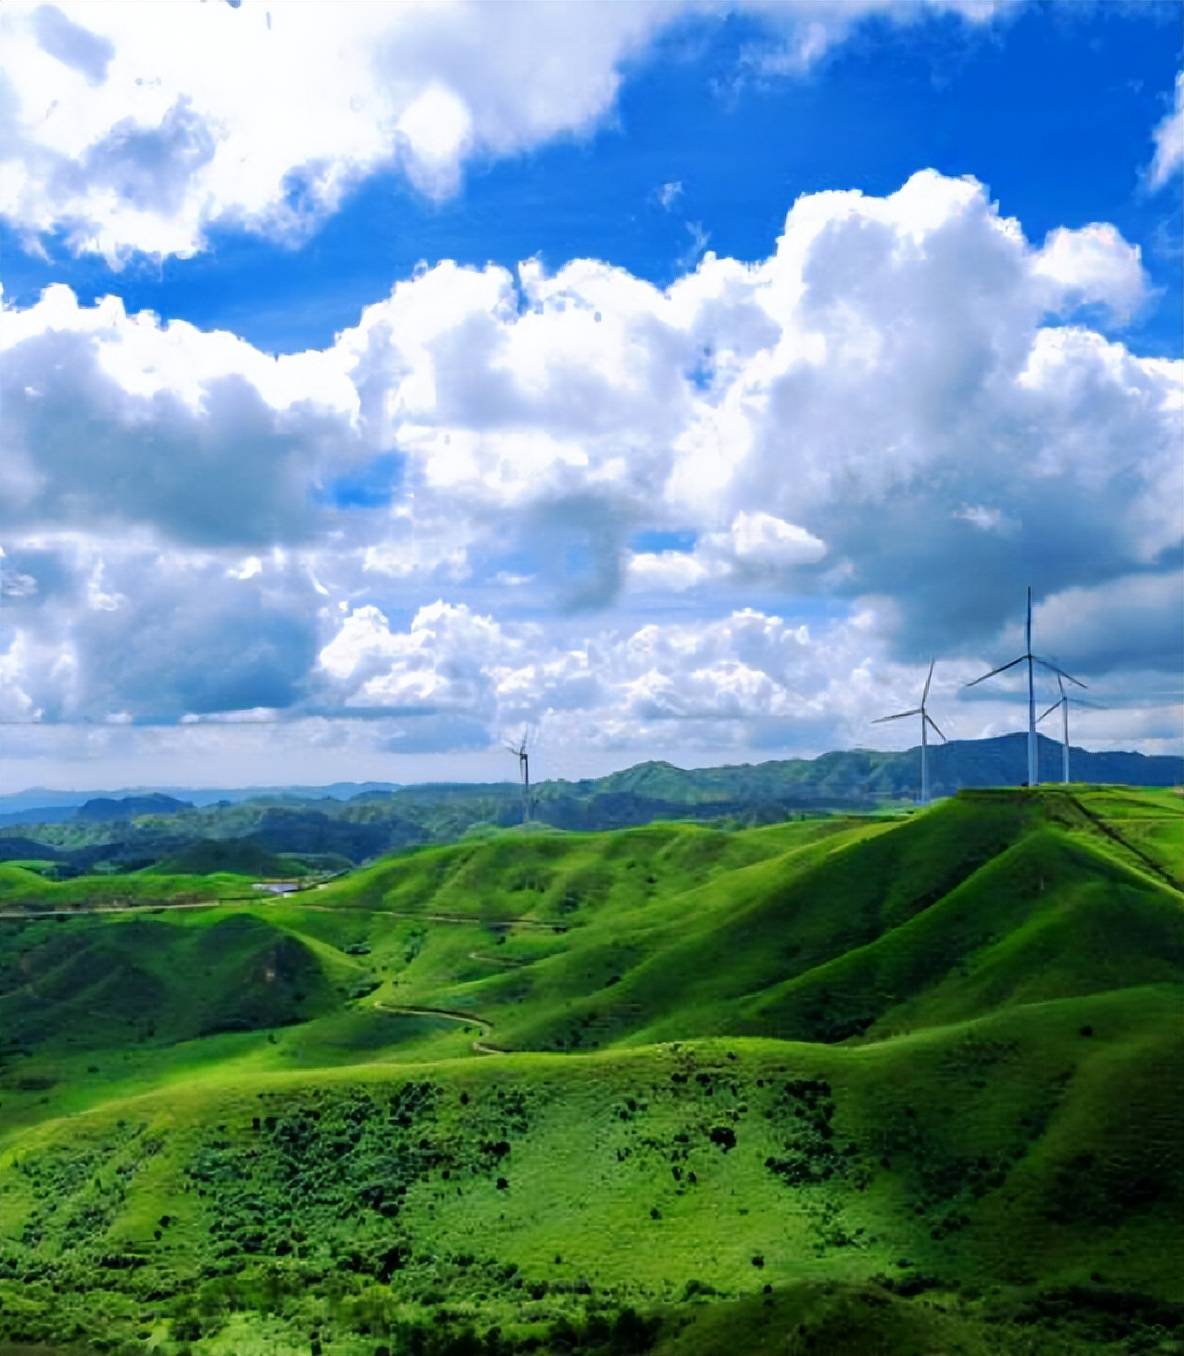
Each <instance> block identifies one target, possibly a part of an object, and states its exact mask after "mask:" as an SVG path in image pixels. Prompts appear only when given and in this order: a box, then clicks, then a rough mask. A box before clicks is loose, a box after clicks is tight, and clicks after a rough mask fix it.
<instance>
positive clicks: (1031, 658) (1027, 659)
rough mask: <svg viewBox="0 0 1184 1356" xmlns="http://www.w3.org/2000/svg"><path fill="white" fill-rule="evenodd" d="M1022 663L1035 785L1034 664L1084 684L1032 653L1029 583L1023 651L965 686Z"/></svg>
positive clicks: (1030, 769)
mask: <svg viewBox="0 0 1184 1356" xmlns="http://www.w3.org/2000/svg"><path fill="white" fill-rule="evenodd" d="M1023 663H1027V665H1028V785H1029V786H1035V785H1036V783H1037V782H1038V781H1039V779H1040V777H1039V772H1038V770H1037V767H1036V679H1035V672H1034V666H1035V665H1037V664H1040V665H1042V666H1043V667H1044V668H1046V669H1048V670H1049V671H1050V672H1051V673H1055V674H1056V675H1057V680H1058V681H1060V679H1062V678H1068V680H1069V681H1070V682H1071V683H1076V684H1077V686H1078V687H1084V686H1085V684H1084V683H1083V682H1081V680H1080V679H1078V678H1074V677H1073V675H1072V674H1071V673H1066V672H1065V670H1064V669H1058V668H1057V666H1056V665H1055V664H1050V663H1049V662H1048V660H1047V659H1041V658H1040V656H1039V655H1038V654H1033V653H1032V585H1031V584H1029V585H1028V620H1027V624H1026V626H1025V628H1024V653H1023V654H1022V655H1020V656H1019V658H1018V659H1012V660H1009V661H1008V663H1006V664H1000V665H999V667H998V668H997V669H992V670H991V671H990V673H984V674H983V676H982V677H981V678H976V679H975V680H974V681H973V682H972V683H966V684H965V686H966V687H977V686H978V684H979V683H985V682H986V680H987V679H988V678H994V676H995V675H996V674H997V673H1006V672H1007V670H1008V669H1013V668H1015V666H1016V665H1017V664H1023ZM1063 690H1064V689H1063V688H1062V691H1063Z"/></svg>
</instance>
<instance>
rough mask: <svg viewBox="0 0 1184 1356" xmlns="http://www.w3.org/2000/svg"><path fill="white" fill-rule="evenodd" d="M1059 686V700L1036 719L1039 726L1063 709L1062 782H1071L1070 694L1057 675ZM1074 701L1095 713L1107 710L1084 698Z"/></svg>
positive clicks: (1062, 680)
mask: <svg viewBox="0 0 1184 1356" xmlns="http://www.w3.org/2000/svg"><path fill="white" fill-rule="evenodd" d="M1057 686H1058V687H1059V688H1060V690H1061V695H1060V697H1059V699H1058V700H1057V701H1055V702H1053V704H1052V705H1051V706H1050V707H1049V708H1048V710H1047V711H1045V712H1044V715H1041V716H1037V717H1036V724H1037V725H1039V724H1040V722H1041V721H1042V720H1043V719H1044V716H1051V715H1052V713H1053V712H1054V711H1055V710H1056V709H1057V707H1058V706H1059V707H1060V708H1061V780H1062V781H1063V782H1067V781H1068V780H1069V694H1068V693H1067V692H1066V691H1065V680H1064V679H1063V678H1062V677H1061V675H1060V674H1059V673H1058V674H1057ZM1073 701H1075V702H1076V703H1077V705H1078V706H1092V707H1093V709H1094V710H1095V711H1101V710H1104V709H1105V708H1104V707H1102V706H1100V705H1099V704H1098V703H1097V702H1087V701H1086V700H1085V698H1084V697H1074V698H1073Z"/></svg>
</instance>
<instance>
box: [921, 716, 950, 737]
mask: <svg viewBox="0 0 1184 1356" xmlns="http://www.w3.org/2000/svg"><path fill="white" fill-rule="evenodd" d="M925 719H926V720H927V721H928V722H929V724H930V725H932V726H933V728H934V729H935V730H937V733H938V734H939V735H941V742H942V743H943V744H948V743H949V742H950V741H949V740H948V739H947V738H946V737H945V735H944V734H941V731H940V730H938V728H937V721H935V720H934V719H933V717H932V716H931V715H930V714H929V712H928V711H926V712H925Z"/></svg>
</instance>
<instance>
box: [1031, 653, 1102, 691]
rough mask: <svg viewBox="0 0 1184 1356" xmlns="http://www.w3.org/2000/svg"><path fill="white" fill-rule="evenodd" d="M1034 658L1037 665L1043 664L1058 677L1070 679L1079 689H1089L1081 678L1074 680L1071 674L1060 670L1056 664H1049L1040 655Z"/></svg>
mask: <svg viewBox="0 0 1184 1356" xmlns="http://www.w3.org/2000/svg"><path fill="white" fill-rule="evenodd" d="M1032 658H1033V659H1034V660H1035V661H1036V662H1037V664H1043V665H1044V667H1045V668H1046V669H1051V670H1052V672H1053V673H1055V674H1056V675H1057V676H1058V677H1060V678H1068V680H1069V681H1070V682H1071V683H1076V684H1077V686H1078V687H1088V684H1087V683H1083V682H1082V681H1081V679H1080V678H1074V677H1073V675H1072V674H1071V673H1066V672H1065V670H1064V669H1058V668H1057V666H1056V665H1055V664H1051V663H1049V661H1048V660H1047V659H1041V658H1040V656H1039V655H1038V654H1034V655H1033V656H1032Z"/></svg>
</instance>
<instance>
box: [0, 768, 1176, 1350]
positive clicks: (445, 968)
mask: <svg viewBox="0 0 1184 1356" xmlns="http://www.w3.org/2000/svg"><path fill="white" fill-rule="evenodd" d="M1182 838H1184V801H1182V800H1181V798H1180V796H1179V795H1178V794H1176V793H1173V792H1166V791H1164V792H1127V791H1116V790H1107V789H1097V788H1089V787H1083V786H1076V787H1071V788H1068V789H1060V788H1045V789H1041V790H1038V791H1034V792H1027V791H976V792H964V793H961V794H960V795H958V796H956V797H954V798H952V799H950V800H948V801H946V802H944V803H942V804H940V805H937V806H935V807H933V808H932V809H930V810H928V811H926V812H924V813H921V814H897V813H892V814H883V815H878V816H868V815H853V816H838V815H835V816H830V817H825V818H811V819H798V820H794V821H790V822H784V823H780V824H774V825H769V826H764V827H751V828H744V829H727V828H721V827H718V826H709V825H698V824H690V823H664V824H653V825H649V826H646V827H642V828H636V829H627V830H621V831H615V832H609V833H548V832H543V831H540V832H534V833H522V832H521V831H510V832H505V833H501V834H496V835H493V836H491V837H486V838H482V839H477V840H470V841H464V842H460V843H457V844H454V845H451V846H442V847H429V848H422V849H420V850H418V851H415V852H411V853H407V854H403V855H401V856H393V857H387V858H384V859H382V860H380V861H378V862H376V863H374V864H373V865H371V866H369V867H366V868H363V869H361V870H358V871H354V872H352V873H351V874H349V875H347V876H344V877H342V878H341V879H340V880H337V881H334V882H331V883H328V884H325V885H323V886H322V887H320V888H317V889H314V890H310V891H308V892H307V893H306V894H303V895H296V896H291V897H288V898H286V899H282V900H276V901H274V902H269V903H263V902H259V901H256V902H241V901H238V902H235V901H230V902H226V903H223V904H220V905H211V906H206V907H201V908H195V909H186V910H177V909H173V910H170V909H169V908H167V907H164V908H163V909H162V908H160V907H157V909H156V911H155V912H152V913H148V914H145V913H142V912H139V913H136V912H133V913H126V914H122V915H111V914H101V915H95V914H93V913H92V914H89V915H88V914H83V915H80V916H77V917H74V918H66V919H64V920H56V919H48V918H46V919H40V918H29V919H28V920H26V921H23V922H20V921H13V920H7V921H6V922H5V923H4V924H3V925H0V1031H3V1032H4V1041H5V1045H4V1048H3V1053H2V1055H0V1207H2V1208H0V1336H7V1337H9V1338H10V1339H12V1340H14V1341H23V1342H60V1343H64V1342H73V1343H77V1344H80V1345H81V1344H85V1343H86V1342H87V1341H88V1340H89V1339H90V1338H92V1337H94V1336H95V1335H96V1330H98V1331H101V1332H102V1333H103V1335H104V1337H105V1338H106V1339H108V1340H109V1341H116V1340H117V1341H118V1342H120V1343H122V1344H123V1345H121V1346H119V1347H118V1350H120V1351H127V1352H137V1353H146V1352H148V1351H150V1350H155V1351H158V1352H160V1353H168V1356H177V1354H178V1353H180V1352H181V1351H182V1350H184V1349H185V1347H186V1346H187V1345H189V1347H190V1348H191V1349H192V1350H193V1352H194V1353H195V1354H196V1353H199V1352H200V1353H201V1354H202V1356H231V1353H233V1356H253V1353H254V1352H256V1351H260V1352H261V1351H263V1350H268V1351H275V1352H277V1353H292V1354H293V1356H294V1354H295V1353H301V1354H302V1356H303V1354H304V1353H307V1352H309V1351H310V1350H312V1351H317V1350H319V1351H321V1352H323V1353H324V1356H363V1353H365V1356H373V1352H374V1351H375V1350H376V1349H378V1348H379V1347H382V1346H383V1345H384V1344H385V1346H387V1347H388V1348H389V1349H390V1350H391V1351H392V1352H396V1351H398V1352H403V1351H421V1352H428V1353H445V1352H448V1353H454V1354H455V1356H459V1353H462V1352H477V1351H479V1352H486V1353H488V1352H491V1351H492V1352H496V1353H501V1354H502V1356H510V1353H515V1352H523V1351H526V1350H531V1349H533V1350H538V1351H546V1352H550V1351H556V1352H558V1351H565V1352H576V1351H578V1352H586V1353H593V1352H598V1353H605V1354H607V1353H609V1352H627V1351H642V1350H653V1351H655V1352H658V1353H665V1356H675V1354H676V1353H677V1356H686V1354H687V1353H690V1354H691V1356H694V1354H695V1353H702V1356H708V1353H715V1352H718V1351H719V1350H720V1349H721V1344H723V1346H726V1349H727V1350H729V1351H731V1352H733V1353H735V1354H736V1356H758V1354H759V1353H762V1352H765V1351H771V1350H777V1351H779V1352H781V1351H788V1352H798V1353H802V1354H803V1356H804V1354H805V1353H806V1352H814V1353H818V1352H840V1351H842V1352H845V1351H859V1352H861V1353H862V1352H882V1353H900V1354H901V1356H904V1353H910V1354H911V1353H913V1352H917V1351H939V1350H941V1351H946V1350H948V1351H959V1350H960V1351H962V1352H964V1353H973V1354H975V1356H987V1353H992V1356H993V1354H994V1353H1004V1354H1005V1356H1006V1354H1007V1353H1013V1356H1033V1353H1037V1352H1039V1353H1041V1356H1043V1354H1044V1353H1054V1356H1070V1353H1072V1356H1081V1354H1082V1353H1099V1354H1100V1353H1103V1352H1104V1353H1108V1354H1109V1356H1118V1354H1119V1353H1120V1352H1123V1353H1125V1352H1128V1351H1132V1350H1144V1349H1146V1350H1148V1351H1151V1350H1160V1351H1164V1352H1167V1351H1171V1350H1175V1349H1178V1347H1177V1346H1173V1345H1172V1344H1173V1342H1176V1340H1177V1337H1176V1336H1174V1335H1173V1334H1175V1335H1177V1336H1178V1335H1179V1334H1181V1333H1182V1332H1184V1308H1182V1307H1181V1306H1182V1305H1184V1292H1182V1291H1181V1288H1180V1284H1179V1276H1178V1270H1177V1268H1176V1265H1175V1253H1174V1239H1175V1237H1176V1236H1177V1230H1178V1221H1179V1218H1180V1212H1181V1210H1182V1209H1184V1153H1182V1151H1181V1147H1180V1144H1179V1136H1178V1134H1177V1133H1176V1130H1177V1127H1178V1106H1176V1100H1177V1093H1176V1089H1178V1086H1179V1080H1180V1074H1181V1071H1182V1070H1181V1064H1182V1060H1181V1053H1182V1052H1181V1035H1180V1024H1179V1021H1178V1015H1179V1012H1180V1010H1181V1004H1182V1002H1184V893H1182V891H1181V884H1182V881H1181V853H1180V850H1179V849H1180V843H1181V841H1182ZM0 869H7V870H8V871H10V872H15V871H18V870H19V868H0ZM26 874H28V873H26ZM138 879H142V880H146V879H148V878H147V877H139V878H138ZM240 882H241V878H240ZM42 888H43V889H44V890H46V891H62V890H65V889H67V888H73V889H75V890H80V886H79V883H78V882H66V883H63V884H62V885H58V886H54V885H52V884H50V883H48V882H42ZM157 888H158V889H159V890H160V891H161V893H160V894H159V895H158V897H157V898H158V901H159V902H161V903H165V904H167V902H168V898H169V896H168V893H167V887H165V886H161V885H158V887H157ZM76 898H77V902H83V900H84V899H85V892H84V891H82V892H81V893H80V894H79V895H78V896H77V897H76ZM1132 1105H1138V1107H1139V1115H1138V1116H1137V1117H1135V1116H1132V1115H1131V1114H1130V1111H1129V1108H1130V1107H1131V1106H1132ZM100 1316H101V1317H100ZM495 1328H496V1329H498V1331H499V1335H498V1336H497V1337H490V1336H489V1333H490V1332H491V1331H492V1330H493V1329H495ZM469 1329H471V1330H473V1331H475V1332H476V1333H477V1334H479V1335H480V1336H479V1340H478V1339H477V1338H470V1337H466V1336H465V1333H466V1330H469ZM314 1335H315V1336H314ZM474 1342H476V1343H477V1344H476V1345H474ZM466 1343H468V1345H465V1344H466ZM531 1343H534V1346H533V1347H532V1346H531ZM2 1350H3V1348H2V1346H0V1351H2Z"/></svg>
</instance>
